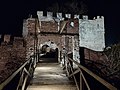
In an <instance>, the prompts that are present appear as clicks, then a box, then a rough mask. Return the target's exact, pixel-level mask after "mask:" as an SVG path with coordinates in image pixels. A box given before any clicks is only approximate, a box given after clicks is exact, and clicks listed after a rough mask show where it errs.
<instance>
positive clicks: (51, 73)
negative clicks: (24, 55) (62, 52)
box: [27, 63, 77, 90]
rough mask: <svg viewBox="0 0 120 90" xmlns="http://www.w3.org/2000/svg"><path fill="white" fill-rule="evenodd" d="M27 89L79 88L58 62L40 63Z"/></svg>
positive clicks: (67, 89) (54, 89)
mask: <svg viewBox="0 0 120 90" xmlns="http://www.w3.org/2000/svg"><path fill="white" fill-rule="evenodd" d="M27 90H77V88H76V85H75V83H74V81H71V80H69V79H68V77H67V76H66V73H65V71H64V70H63V69H62V67H61V66H60V64H58V63H38V64H37V67H36V69H35V72H34V76H33V79H32V80H31V82H30V85H29V86H28V88H27Z"/></svg>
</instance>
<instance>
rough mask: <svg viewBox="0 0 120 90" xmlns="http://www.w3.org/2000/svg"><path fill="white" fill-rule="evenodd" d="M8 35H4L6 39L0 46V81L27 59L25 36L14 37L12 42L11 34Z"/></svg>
mask: <svg viewBox="0 0 120 90" xmlns="http://www.w3.org/2000/svg"><path fill="white" fill-rule="evenodd" d="M7 36H8V37H7ZM7 36H6V35H5V36H4V41H3V42H2V44H1V46H0V73H1V75H0V83H1V82H2V81H3V80H4V79H6V78H7V77H8V76H9V75H10V74H12V73H13V71H15V70H16V69H18V68H19V67H20V66H21V65H22V64H23V63H24V62H25V61H26V47H25V46H24V40H23V38H22V37H14V41H13V43H10V42H11V41H10V35H7Z"/></svg>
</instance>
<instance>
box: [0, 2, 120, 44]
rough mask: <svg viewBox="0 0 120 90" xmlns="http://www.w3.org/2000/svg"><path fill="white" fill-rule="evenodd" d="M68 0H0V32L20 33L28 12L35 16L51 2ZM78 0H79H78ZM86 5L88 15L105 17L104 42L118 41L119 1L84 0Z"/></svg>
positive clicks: (119, 32)
mask: <svg viewBox="0 0 120 90" xmlns="http://www.w3.org/2000/svg"><path fill="white" fill-rule="evenodd" d="M65 1H68V0H3V1H2V0H1V1H0V33H1V34H11V35H15V36H21V35H22V24H23V19H25V18H28V16H29V14H32V15H33V16H36V12H37V11H39V10H40V11H41V10H43V11H46V8H47V7H49V6H51V5H52V3H55V2H59V3H64V2H65ZM78 1H80V0H78ZM84 1H85V3H86V5H87V7H88V13H87V14H88V15H89V16H90V18H93V17H94V16H97V15H103V16H104V17H105V32H106V34H105V35H106V44H107V45H110V44H114V43H118V42H120V25H119V24H120V23H119V22H120V3H119V1H116V0H106V1H105V0H84Z"/></svg>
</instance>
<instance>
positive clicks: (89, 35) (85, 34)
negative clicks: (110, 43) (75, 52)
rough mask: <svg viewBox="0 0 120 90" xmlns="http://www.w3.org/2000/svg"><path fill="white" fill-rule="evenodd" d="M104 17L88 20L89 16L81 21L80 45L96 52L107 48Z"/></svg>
mask: <svg viewBox="0 0 120 90" xmlns="http://www.w3.org/2000/svg"><path fill="white" fill-rule="evenodd" d="M104 34H105V31H104V17H103V16H102V17H99V16H97V19H94V20H88V16H83V19H79V45H80V46H81V47H86V48H89V49H92V50H95V51H103V49H104V48H105V38H104Z"/></svg>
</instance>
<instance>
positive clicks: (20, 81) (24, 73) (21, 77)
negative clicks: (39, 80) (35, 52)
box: [0, 56, 36, 90]
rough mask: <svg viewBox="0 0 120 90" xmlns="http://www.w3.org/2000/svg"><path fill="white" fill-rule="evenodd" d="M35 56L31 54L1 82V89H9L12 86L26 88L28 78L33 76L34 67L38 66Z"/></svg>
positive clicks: (15, 88) (23, 89) (15, 89)
mask: <svg viewBox="0 0 120 90" xmlns="http://www.w3.org/2000/svg"><path fill="white" fill-rule="evenodd" d="M33 57H34V56H31V57H30V58H29V59H28V60H27V61H26V62H25V63H24V64H23V65H22V66H21V67H20V68H19V69H17V70H16V71H15V72H14V73H13V74H12V75H11V76H9V77H8V78H7V79H6V80H5V81H4V82H3V83H1V84H0V90H8V89H12V88H13V89H12V90H25V88H26V84H27V80H28V78H30V77H32V75H33V72H34V68H35V67H36V59H34V58H33ZM16 77H17V78H16ZM16 79H17V80H16ZM13 84H15V85H13ZM12 86H13V87H12Z"/></svg>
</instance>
